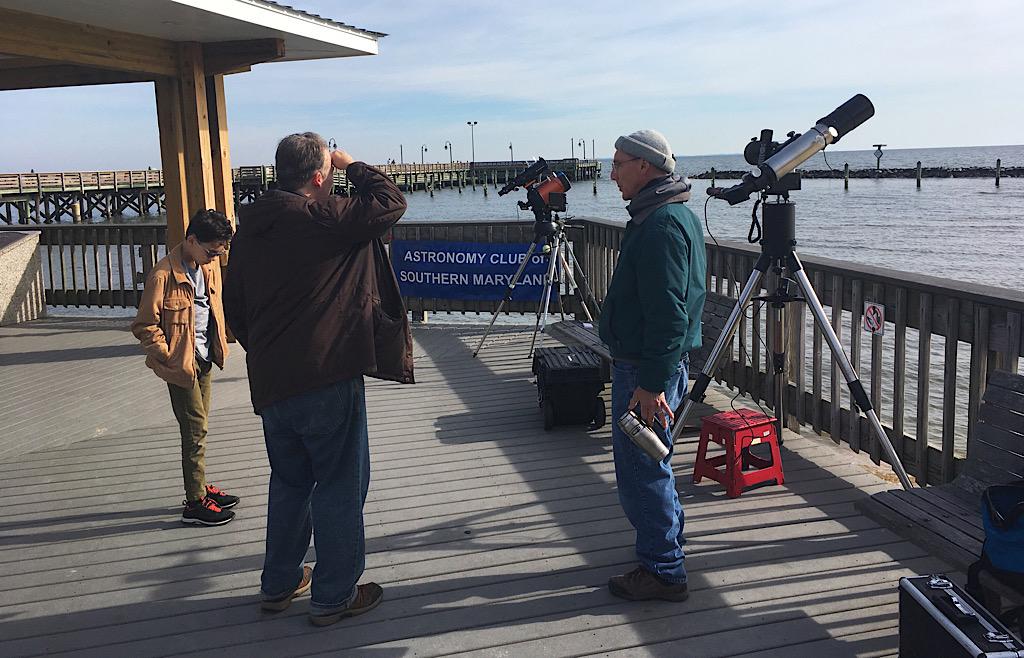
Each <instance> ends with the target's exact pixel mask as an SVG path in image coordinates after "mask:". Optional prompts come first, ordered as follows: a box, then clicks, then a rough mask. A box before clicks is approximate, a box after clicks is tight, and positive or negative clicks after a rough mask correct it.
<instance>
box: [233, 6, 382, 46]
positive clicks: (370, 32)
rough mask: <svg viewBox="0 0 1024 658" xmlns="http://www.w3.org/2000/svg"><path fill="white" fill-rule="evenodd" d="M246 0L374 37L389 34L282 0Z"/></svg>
mask: <svg viewBox="0 0 1024 658" xmlns="http://www.w3.org/2000/svg"><path fill="white" fill-rule="evenodd" d="M245 2H249V3H251V4H253V5H258V6H262V7H266V8H267V9H271V10H273V11H279V12H281V13H283V14H288V15H290V16H294V17H296V18H301V19H304V20H308V21H311V22H314V23H320V24H322V25H327V26H330V27H335V28H341V29H344V30H348V31H350V32H355V33H357V34H365V35H368V36H372V37H386V36H387V34H385V33H384V32H374V31H373V30H364V29H362V28H359V27H355V26H353V25H349V24H347V23H342V22H340V21H335V20H332V19H330V18H324V17H323V16H320V15H318V14H313V13H310V12H308V11H303V10H301V9H296V8H295V7H292V6H289V5H285V4H282V3H280V2H274V1H273V0H245Z"/></svg>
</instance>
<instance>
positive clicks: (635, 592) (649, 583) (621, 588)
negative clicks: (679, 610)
mask: <svg viewBox="0 0 1024 658" xmlns="http://www.w3.org/2000/svg"><path fill="white" fill-rule="evenodd" d="M608 589H609V590H610V591H611V593H612V594H614V595H615V596H618V597H619V598H623V599H627V600H629V601H650V600H651V599H660V600H662V601H677V602H678V601H685V600H686V599H687V598H689V596H690V593H689V592H688V591H687V588H686V583H667V582H665V581H664V580H662V579H661V578H658V577H657V576H655V575H654V574H653V573H651V572H650V571H648V570H647V569H644V568H643V567H637V568H636V569H633V570H632V571H630V572H629V573H625V574H623V575H621V576H613V577H612V578H609V579H608Z"/></svg>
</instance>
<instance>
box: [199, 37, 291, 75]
mask: <svg viewBox="0 0 1024 658" xmlns="http://www.w3.org/2000/svg"><path fill="white" fill-rule="evenodd" d="M282 57H284V39H250V40H247V41H221V42H219V43H206V44H203V66H204V68H205V69H206V75H220V74H224V73H237V72H240V71H242V70H248V69H249V67H250V66H252V65H253V64H259V63H261V62H270V61H273V60H275V59H280V58H282Z"/></svg>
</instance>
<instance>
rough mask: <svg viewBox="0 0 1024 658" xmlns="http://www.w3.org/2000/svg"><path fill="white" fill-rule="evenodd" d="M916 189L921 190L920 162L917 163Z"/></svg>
mask: <svg viewBox="0 0 1024 658" xmlns="http://www.w3.org/2000/svg"><path fill="white" fill-rule="evenodd" d="M917 188H918V189H921V161H920V160H918V161H917Z"/></svg>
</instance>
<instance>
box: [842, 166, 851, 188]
mask: <svg viewBox="0 0 1024 658" xmlns="http://www.w3.org/2000/svg"><path fill="white" fill-rule="evenodd" d="M843 189H844V190H848V189H850V163H849V162H847V163H846V164H844V165H843Z"/></svg>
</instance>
